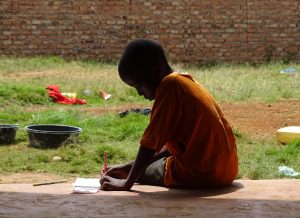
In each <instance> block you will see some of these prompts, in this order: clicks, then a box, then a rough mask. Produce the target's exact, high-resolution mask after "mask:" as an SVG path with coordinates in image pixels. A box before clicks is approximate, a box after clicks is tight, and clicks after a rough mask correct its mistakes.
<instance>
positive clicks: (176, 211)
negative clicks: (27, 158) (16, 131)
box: [0, 179, 300, 218]
mask: <svg viewBox="0 0 300 218" xmlns="http://www.w3.org/2000/svg"><path fill="white" fill-rule="evenodd" d="M299 211H300V180H297V179H286V180H236V181H235V182H234V183H233V184H232V185H231V186H230V187H228V188H223V189H210V190H182V189H181V190H179V189H167V188H162V187H155V186H144V185H135V186H134V187H133V189H132V191H130V192H104V191H100V192H98V193H97V194H72V184H70V183H63V184H54V185H47V186H32V184H0V217H7V218H9V217H116V216H121V217H154V216H158V217H182V216H187V217H300V212H299Z"/></svg>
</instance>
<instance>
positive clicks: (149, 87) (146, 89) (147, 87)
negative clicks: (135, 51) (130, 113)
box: [122, 77, 160, 100]
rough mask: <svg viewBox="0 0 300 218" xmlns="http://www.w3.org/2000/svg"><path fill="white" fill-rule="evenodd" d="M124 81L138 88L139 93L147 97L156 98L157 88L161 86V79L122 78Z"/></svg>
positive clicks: (149, 98)
mask: <svg viewBox="0 0 300 218" xmlns="http://www.w3.org/2000/svg"><path fill="white" fill-rule="evenodd" d="M122 80H123V82H125V83H126V84H127V85H129V86H131V87H133V88H135V89H136V91H137V92H138V94H139V95H142V96H144V98H145V99H148V100H154V98H155V94H156V90H157V88H158V86H159V83H160V80H159V79H153V78H147V79H146V78H145V79H138V78H129V77H128V78H122Z"/></svg>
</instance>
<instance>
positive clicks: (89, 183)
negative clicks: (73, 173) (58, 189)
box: [73, 178, 101, 194]
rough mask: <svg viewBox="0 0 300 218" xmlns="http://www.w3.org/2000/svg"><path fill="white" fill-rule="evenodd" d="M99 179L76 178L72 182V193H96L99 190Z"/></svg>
mask: <svg viewBox="0 0 300 218" xmlns="http://www.w3.org/2000/svg"><path fill="white" fill-rule="evenodd" d="M100 187H101V185H100V179H91V178H88V179H86V178H77V179H76V180H75V182H74V183H73V192H74V193H88V194H91V193H97V192H98V191H99V190H100Z"/></svg>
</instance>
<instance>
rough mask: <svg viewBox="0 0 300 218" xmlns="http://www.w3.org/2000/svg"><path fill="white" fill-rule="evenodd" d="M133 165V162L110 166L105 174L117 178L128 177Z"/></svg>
mask: <svg viewBox="0 0 300 218" xmlns="http://www.w3.org/2000/svg"><path fill="white" fill-rule="evenodd" d="M131 167H132V164H131V163H128V164H117V165H113V166H109V167H107V171H106V173H105V175H106V176H110V177H113V178H116V179H126V178H127V176H128V174H129V172H130V170H131Z"/></svg>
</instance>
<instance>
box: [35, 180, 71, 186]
mask: <svg viewBox="0 0 300 218" xmlns="http://www.w3.org/2000/svg"><path fill="white" fill-rule="evenodd" d="M63 182H67V180H61V181H53V182H42V183H35V184H33V186H40V185H52V184H57V183H63Z"/></svg>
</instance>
